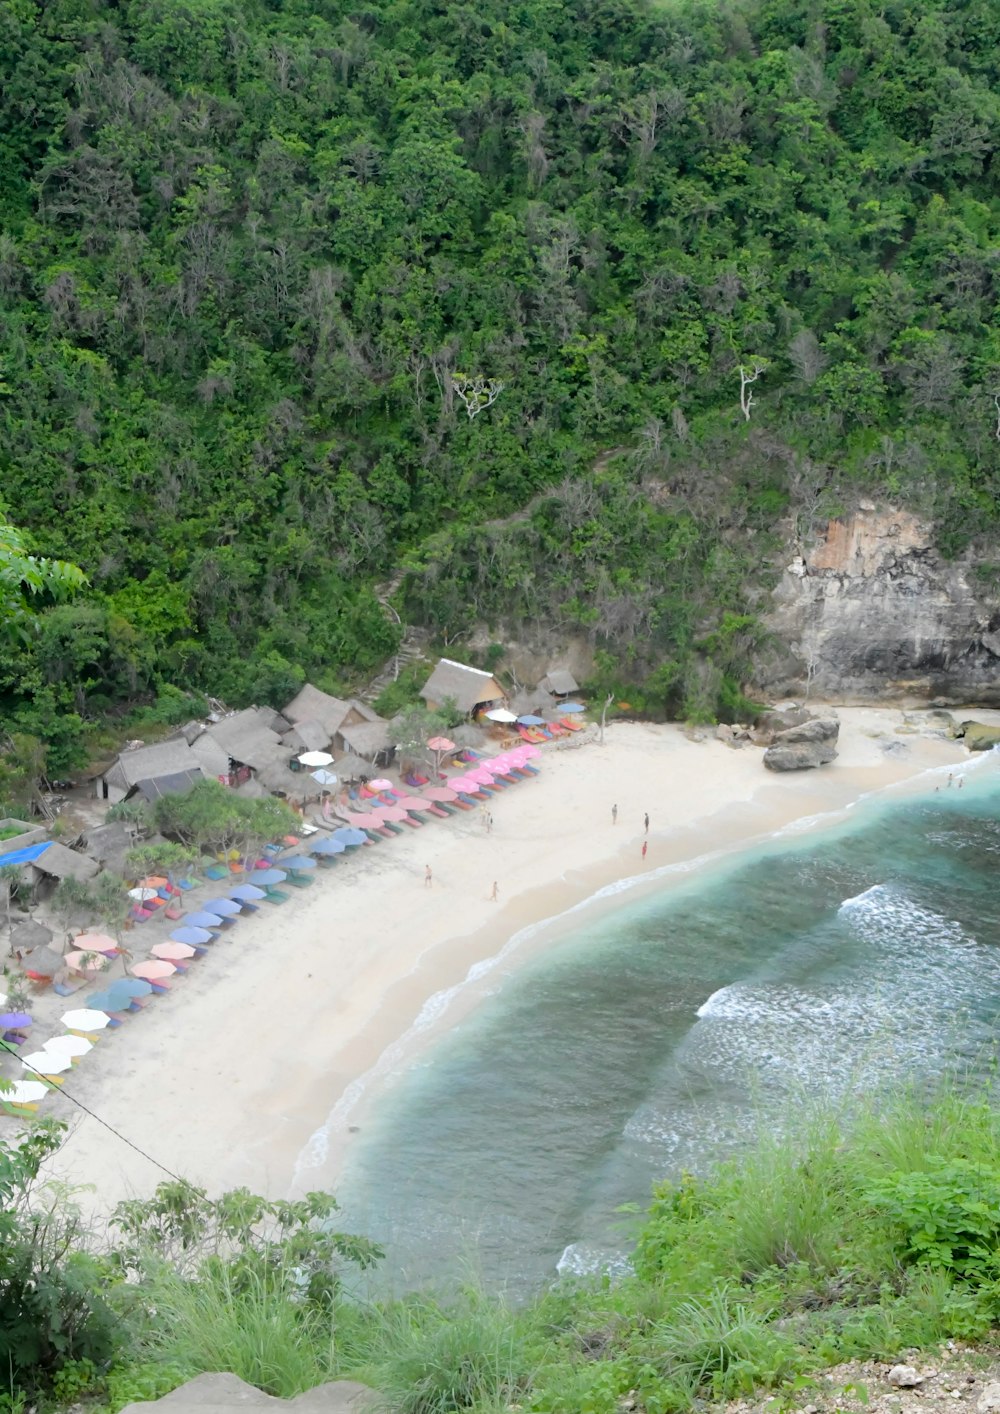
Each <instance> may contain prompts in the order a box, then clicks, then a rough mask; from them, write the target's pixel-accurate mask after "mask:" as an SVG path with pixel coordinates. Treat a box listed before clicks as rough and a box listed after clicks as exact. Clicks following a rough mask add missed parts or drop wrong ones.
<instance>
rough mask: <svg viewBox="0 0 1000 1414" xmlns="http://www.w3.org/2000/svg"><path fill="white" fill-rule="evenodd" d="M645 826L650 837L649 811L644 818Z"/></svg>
mask: <svg viewBox="0 0 1000 1414" xmlns="http://www.w3.org/2000/svg"><path fill="white" fill-rule="evenodd" d="M644 824H645V826H646V834H647V835H648V834H649V811H648V810H647V811H646V814H645V816H644Z"/></svg>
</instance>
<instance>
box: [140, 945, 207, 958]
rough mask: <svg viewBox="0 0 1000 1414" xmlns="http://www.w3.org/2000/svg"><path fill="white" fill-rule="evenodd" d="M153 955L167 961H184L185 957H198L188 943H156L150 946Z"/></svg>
mask: <svg viewBox="0 0 1000 1414" xmlns="http://www.w3.org/2000/svg"><path fill="white" fill-rule="evenodd" d="M149 951H150V953H151V954H152V956H153V957H158V958H161V959H162V960H163V961H165V962H183V961H184V959H185V958H188V957H197V955H198V954H197V953H196V952H195V950H194V948H192V947H190V946H189V945H188V944H187V943H176V942H174V943H154V944H153V946H152V947H151V948H150V950H149Z"/></svg>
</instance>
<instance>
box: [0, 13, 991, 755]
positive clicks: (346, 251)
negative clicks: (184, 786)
mask: <svg viewBox="0 0 1000 1414" xmlns="http://www.w3.org/2000/svg"><path fill="white" fill-rule="evenodd" d="M0 69H2V72H3V73H4V75H5V79H6V82H5V93H4V105H3V114H2V117H0V302H2V305H0V308H2V315H0V318H2V331H3V339H2V345H0V357H2V362H3V367H2V370H0V372H2V381H0V396H2V403H3V420H2V424H0V486H2V488H3V496H4V498H5V500H6V502H7V510H8V513H9V514H10V515H11V518H12V519H13V520H14V521H15V522H16V523H17V524H18V525H20V526H23V527H24V528H25V530H26V531H28V532H29V533H30V535H31V537H32V543H33V546H34V547H35V548H36V549H37V550H38V552H39V553H42V554H46V555H49V556H52V557H56V558H60V559H68V560H72V561H75V562H76V563H78V564H79V565H81V567H82V568H83V570H84V571H85V572H86V574H87V575H88V577H89V579H90V582H91V585H92V592H91V593H89V594H88V595H87V596H85V597H82V598H80V599H79V600H78V601H77V602H75V603H64V604H59V605H53V606H51V607H50V608H49V610H48V611H47V612H46V613H45V614H44V616H43V622H42V625H41V628H40V631H39V632H38V634H37V635H35V637H34V639H33V641H32V642H31V644H30V645H29V646H28V647H25V648H22V649H19V650H17V651H11V650H4V652H5V656H4V657H3V659H2V661H0V694H2V701H3V703H4V705H5V707H6V709H7V712H8V713H9V715H10V716H11V717H12V718H13V720H14V721H15V723H16V724H18V725H20V726H21V727H27V728H29V729H30V730H32V731H34V732H35V733H36V734H40V735H42V736H45V735H46V734H47V732H46V728H47V726H48V727H52V726H53V724H59V725H60V730H61V731H62V733H63V736H64V737H68V736H71V735H72V733H71V732H69V729H68V728H67V727H66V726H65V725H64V724H63V719H65V718H68V717H70V716H73V715H76V716H78V717H80V718H81V719H87V718H88V717H93V716H94V715H95V714H100V713H101V712H103V711H106V710H107V709H109V708H114V707H115V706H116V705H117V704H119V703H121V702H123V701H134V700H137V699H142V698H143V697H145V696H147V695H148V694H150V693H152V692H154V691H155V690H156V689H157V688H158V687H159V686H160V685H162V684H163V683H165V682H167V683H174V684H178V685H180V686H182V687H185V688H186V687H194V688H198V689H201V690H207V691H210V692H213V693H216V694H218V695H221V696H224V697H226V698H228V699H229V700H230V701H232V702H233V703H235V704H239V703H240V702H242V701H246V700H249V699H251V698H258V699H267V698H270V699H273V700H276V699H280V698H281V697H282V696H283V695H284V694H285V693H286V692H287V691H288V690H289V689H292V688H294V687H295V686H296V684H297V682H298V681H300V680H301V678H302V675H303V673H304V672H308V673H309V674H310V675H311V676H312V677H313V678H316V679H318V680H319V681H320V683H321V684H326V685H328V686H336V685H337V684H338V683H340V682H344V681H345V680H349V679H350V678H352V677H355V676H359V675H360V676H363V675H364V674H365V673H367V672H369V671H370V670H371V669H372V668H374V667H375V666H376V665H377V664H378V663H379V662H380V661H381V660H382V659H383V658H384V657H385V656H386V654H387V653H388V652H389V651H390V650H391V648H392V645H393V642H394V639H395V636H396V634H397V632H398V630H397V628H396V627H395V625H394V624H393V623H391V622H390V621H389V618H388V617H387V616H386V615H385V613H384V612H383V611H382V609H381V607H380V605H379V604H378V602H377V599H376V597H375V591H374V586H376V585H378V584H380V583H386V582H389V581H391V580H392V579H393V576H394V574H395V573H396V572H397V571H398V570H400V569H401V568H402V569H403V570H404V571H405V573H404V576H403V579H402V581H401V583H400V584H399V588H398V591H397V601H398V603H399V607H400V608H401V610H402V611H403V614H404V617H406V616H409V617H410V618H411V619H413V620H419V621H423V622H426V623H429V624H431V625H433V626H434V628H435V629H436V630H438V631H439V632H440V633H441V635H442V636H447V639H448V641H450V642H452V643H453V644H454V643H455V641H456V639H455V635H456V634H457V633H458V632H459V631H460V630H461V628H462V627H463V625H466V624H467V623H468V621H469V618H470V616H475V615H478V616H480V617H481V618H483V619H485V620H486V621H487V622H491V623H493V624H494V625H495V626H496V628H497V631H498V632H499V633H501V634H504V633H508V632H512V631H519V629H521V628H523V627H525V626H527V627H529V628H530V627H534V628H537V627H538V626H540V625H543V626H545V627H546V628H549V629H551V630H552V631H554V632H556V633H560V634H565V633H566V632H567V631H571V630H578V631H580V632H583V633H586V634H588V635H590V636H591V637H592V638H593V640H594V642H595V643H596V644H597V645H598V646H600V647H602V648H604V649H605V650H608V651H610V652H611V653H612V655H613V657H614V658H615V660H616V662H615V664H614V669H615V671H616V672H617V673H618V674H619V675H620V676H625V677H631V678H633V679H636V680H639V681H641V680H642V679H643V678H646V677H649V676H650V675H651V674H659V676H658V677H655V678H654V682H653V685H652V687H651V689H650V690H651V691H652V692H654V693H655V694H660V695H662V696H664V698H665V699H667V700H672V701H674V702H676V703H677V704H681V705H686V706H687V707H689V708H691V707H693V708H694V709H696V710H703V709H705V708H706V707H707V708H708V709H711V708H713V707H714V706H715V705H716V704H717V702H718V699H719V695H720V693H722V694H725V693H726V692H729V691H732V684H734V683H737V682H738V681H739V679H740V678H741V677H742V676H743V675H744V674H745V673H746V671H747V665H748V663H749V662H751V661H752V657H753V654H754V652H755V649H756V647H757V644H758V641H759V628H758V625H757V622H756V619H755V608H756V605H757V602H758V597H757V594H758V590H759V587H760V586H761V584H765V583H766V582H767V580H768V577H769V575H770V574H771V573H772V566H773V563H774V562H775V561H774V555H775V552H776V546H777V540H778V536H779V534H780V535H781V536H783V537H784V538H785V539H786V540H787V539H788V537H789V536H791V537H792V538H793V539H796V540H798V539H801V538H804V537H808V535H809V532H810V529H811V527H812V525H813V523H814V521H815V520H816V519H817V518H818V517H820V516H821V515H822V514H823V513H824V512H828V511H829V510H831V509H835V508H836V507H838V506H841V505H844V504H845V503H849V502H850V500H851V498H852V497H853V496H855V495H856V494H858V493H860V492H861V491H866V492H873V491H874V492H878V493H884V494H886V495H887V496H891V497H893V498H896V499H902V500H904V501H906V502H908V503H910V504H913V505H915V506H917V507H919V508H920V509H921V510H923V511H925V512H928V513H930V514H931V515H932V516H933V518H934V520H935V522H936V524H937V525H938V531H939V539H940V543H941V545H942V547H943V548H944V549H945V550H947V551H949V552H954V551H955V550H957V549H959V548H961V546H962V545H963V544H965V543H966V541H967V539H968V538H969V536H970V535H971V534H972V533H973V532H981V533H983V534H984V535H986V536H987V537H990V536H992V535H993V534H994V531H995V526H996V523H997V507H998V499H997V488H998V473H1000V441H998V439H997V426H998V412H997V407H996V405H995V402H994V395H995V394H996V393H997V391H998V390H1000V335H998V333H997V330H996V327H995V323H996V320H995V315H996V299H997V290H996V280H997V271H996V264H997V250H998V249H1000V230H998V227H1000V210H998V200H997V198H998V191H997V179H998V178H997V167H996V165H995V163H994V152H995V148H996V143H997V134H998V119H1000V10H998V7H997V6H996V4H994V3H993V0H710V2H709V0H672V2H671V3H669V4H668V3H661V4H647V3H641V0H604V3H601V4H584V3H581V4H577V5H566V4H552V3H548V0H526V3H524V4H523V5H521V6H519V7H517V8H516V9H513V10H512V9H511V8H510V6H506V5H499V4H497V3H496V0H483V3H481V4H477V5H475V6H470V5H467V4H465V3H462V0H451V3H448V4H442V5H435V4H430V3H429V2H428V0H370V3H367V4H365V5H362V6H360V7H354V8H351V7H348V6H342V5H340V4H338V3H336V2H335V0H285V3H282V4H278V3H267V0H246V3H243V4H239V5H237V4H236V3H235V2H234V0H122V3H120V4H115V5H109V4H105V3H101V0H47V3H45V4H43V3H41V0H0ZM741 370H743V373H744V375H745V377H746V378H749V379H753V380H755V381H752V382H746V383H744V380H743V378H741ZM475 378H481V379H483V380H486V381H487V383H489V380H494V382H495V383H502V385H503V386H502V390H501V391H500V392H499V395H498V396H497V397H496V398H495V401H493V403H492V405H491V406H489V407H485V408H483V409H482V410H480V411H478V412H477V415H476V416H474V417H472V416H469V415H467V408H466V402H467V401H468V399H469V394H468V392H467V391H466V390H467V388H468V386H469V384H468V383H467V382H466V381H463V380H471V379H475ZM493 391H494V392H495V391H496V388H495V386H494V388H493ZM463 395H464V396H463ZM750 398H752V403H750V402H749V399H750ZM470 411H475V407H472V408H471V409H470ZM617 448H625V449H627V450H626V451H625V452H623V454H622V455H620V456H618V457H617V458H614V457H611V458H608V457H607V456H606V455H605V454H607V453H608V452H610V451H613V450H614V449H617ZM789 527H790V529H789Z"/></svg>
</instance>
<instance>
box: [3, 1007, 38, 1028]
mask: <svg viewBox="0 0 1000 1414" xmlns="http://www.w3.org/2000/svg"><path fill="white" fill-rule="evenodd" d="M30 1025H31V1017H30V1016H29V1015H28V1013H27V1012H26V1011H5V1012H3V1013H2V1014H0V1030H3V1031H23V1030H24V1028H25V1027H26V1026H30Z"/></svg>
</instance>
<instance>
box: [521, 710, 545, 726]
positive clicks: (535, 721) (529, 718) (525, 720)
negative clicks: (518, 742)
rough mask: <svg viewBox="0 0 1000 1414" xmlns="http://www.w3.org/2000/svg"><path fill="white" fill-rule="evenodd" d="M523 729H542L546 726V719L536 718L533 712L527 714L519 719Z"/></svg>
mask: <svg viewBox="0 0 1000 1414" xmlns="http://www.w3.org/2000/svg"><path fill="white" fill-rule="evenodd" d="M517 720H518V721H519V722H520V723H521V726H522V727H540V726H542V725H543V724H544V722H545V718H544V717H536V716H535V715H534V713H533V712H527V713H525V715H524V716H523V717H518V719H517Z"/></svg>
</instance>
